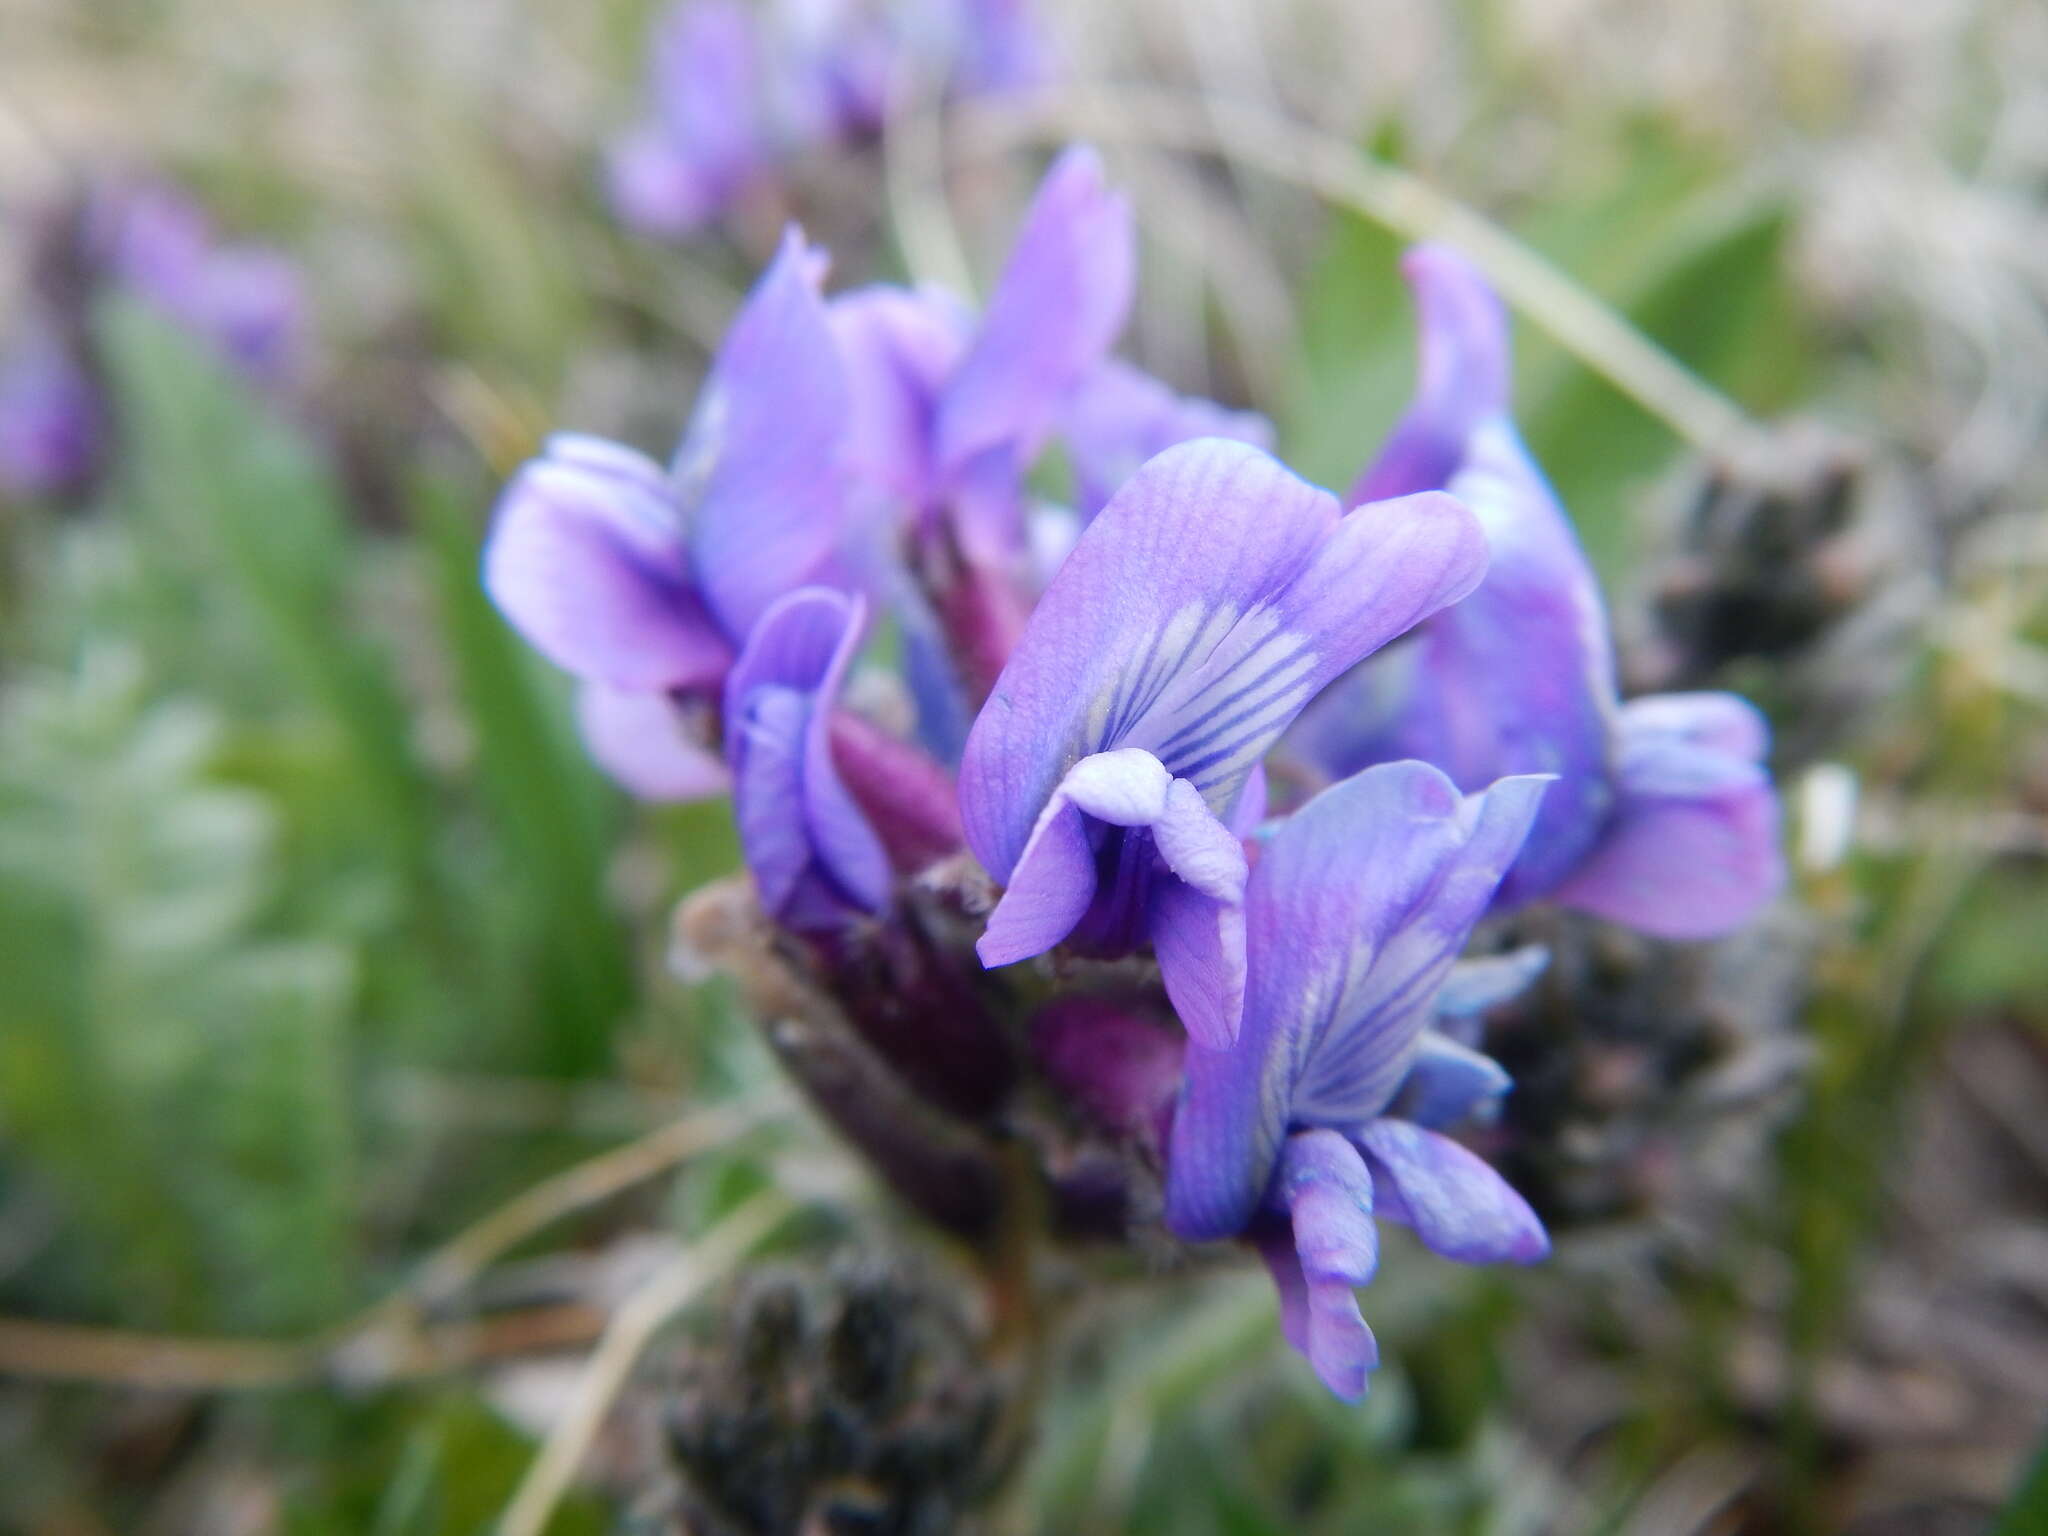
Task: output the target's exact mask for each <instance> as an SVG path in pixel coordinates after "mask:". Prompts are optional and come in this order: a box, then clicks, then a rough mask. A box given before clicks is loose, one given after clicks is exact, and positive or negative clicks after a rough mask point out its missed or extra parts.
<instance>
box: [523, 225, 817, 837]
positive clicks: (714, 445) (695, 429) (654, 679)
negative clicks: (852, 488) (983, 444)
mask: <svg viewBox="0 0 2048 1536" xmlns="http://www.w3.org/2000/svg"><path fill="white" fill-rule="evenodd" d="M821 275H822V272H821V263H820V261H819V259H818V257H817V254H816V253H814V252H812V251H811V250H810V249H809V248H808V247H806V246H805V244H804V242H803V239H802V237H801V236H800V235H798V234H797V233H795V232H794V231H792V232H791V233H790V234H789V235H788V236H787V237H786V238H785V239H784V241H783V245H782V249H781V251H780V253H779V254H778V255H777V256H776V259H775V261H774V263H773V264H772V265H771V266H770V267H769V269H768V271H767V273H766V274H765V275H764V276H763V277H762V279H761V281H760V283H759V284H758V285H757V286H756V288H755V289H754V292H753V293H752V294H751V295H749V297H748V299H747V302H746V304H745V305H744V306H743V308H742V309H741V311H740V314H739V316H738V318H737V319H736V320H735V321H734V323H733V328H732V330H731V332H730V333H729V334H728V335H727V337H726V339H725V343H724V345H723V346H721V347H720V349H719V352H718V356H717V358H716V359H715V360H714V362H713V364H712V368H711V373H710V376H709V378H708V379H707V381H706V383H705V386H704V389H703V392H702V394H701V396H700V397H699V400H698V404H697V408H696V411H695V413H694V415H693V417H692V419H691V423H690V427H689V430H688V432H687V433H686V435H685V437H684V440H683V443H682V446H681V448H680V450H679V451H678V453H677V456H676V462H675V466H674V467H673V469H663V468H662V467H661V466H660V465H658V464H656V463H655V462H654V461H653V460H652V459H649V458H647V457H646V456H645V455H644V454H641V453H639V452H637V451H635V450H633V449H631V448H627V447H625V446H623V445H621V444H618V443H611V442H606V441H604V440H603V439H599V438H593V437H583V436H573V435H571V436H558V437H555V438H553V439H551V440H550V441H549V443H548V446H547V451H546V453H545V454H543V456H542V457H540V458H538V459H536V460H534V461H533V462H531V463H529V464H528V465H527V466H526V467H525V468H524V469H522V470H521V471H520V472H519V474H518V475H517V476H516V477H515V478H514V479H513V481H512V482H511V484H510V485H509V486H507V488H506V490H505V492H504V494H503V496H502V497H501V498H500V500H499V504H498V510H497V513H496V515H495V519H494V521H493V524H492V528H491V533H490V538H489V540H488V542H487V543H486V545H485V549H484V560H483V570H484V584H485V586H486V587H487V588H488V590H489V591H490V594H491V597H492V599H493V600H494V601H495V602H496V603H497V605H498V607H499V608H500V610H502V611H503V612H504V614H505V616H506V617H507V618H508V619H510V620H511V622H512V624H513V625H514V626H515V627H516V628H517V629H518V630H519V631H520V632H521V633H522V634H523V635H525V636H526V638H527V639H528V641H530V642H531V643H532V644H533V646H534V647H535V648H536V649H537V650H539V651H540V652H541V653H542V654H543V655H545V656H546V657H548V659H549V660H551V661H553V662H554V663H555V664H556V665H558V666H560V667H561V668H563V669H564V670H565V671H567V672H569V673H570V674H572V675H573V676H574V677H576V678H577V679H578V681H579V682H580V683H582V684H583V688H584V697H583V699H582V701H581V703H580V705H579V715H580V718H581V720H582V723H583V725H584V729H585V733H586V738H587V740H588V742H589V745H590V746H591V748H592V750H593V754H594V755H595V756H596V757H597V758H598V760H599V762H600V764H601V765H602V766H603V767H604V768H605V769H606V770H607V771H608V772H610V773H611V774H612V775H613V777H615V778H617V779H618V780H619V781H620V782H621V783H622V784H624V785H625V786H626V787H627V788H628V789H630V790H633V791H634V792H635V793H637V794H640V795H642V796H643V797H645V798H649V799H688V798H694V797H697V796H700V795H704V794H710V793H715V792H716V791H717V790H718V789H719V788H721V787H723V784H724V779H725V776H724V773H723V771H722V770H721V769H720V768H719V766H718V764H717V760H716V759H715V758H714V757H713V756H712V755H711V754H710V752H709V751H708V750H707V749H706V748H705V747H704V746H702V745H701V744H700V743H699V742H698V741H697V740H695V739H693V735H692V733H690V732H687V731H686V730H684V729H683V728H682V721H681V718H680V716H679V714H678V711H687V710H689V709H691V708H697V709H701V708H702V707H703V705H704V703H705V701H707V700H709V699H711V698H714V697H716V695H717V691H718V689H719V687H720V685H721V684H722V682H723V680H724V678H725V675H726V671H727V669H728V668H729V667H730V666H731V664H732V660H733V657H734V655H735V654H736V653H737V652H738V650H739V648H740V647H741V646H742V645H744V644H745V643H746V641H747V639H748V637H749V635H750V634H751V632H752V630H753V627H754V625H755V624H756V623H757V622H758V621H759V620H760V619H761V617H762V616H763V615H764V614H765V613H766V612H767V610H768V609H769V607H770V606H771V605H772V604H773V603H774V602H775V601H776V600H777V599H779V598H781V597H783V596H784V595H786V594H787V593H789V592H792V591H794V590H796V589H797V588H799V587H802V586H807V585H813V584H818V583H821V582H822V583H826V584H832V585H847V584H849V583H848V582H846V581H843V580H835V579H834V578H836V577H841V576H843V575H844V574H845V571H846V569H847V563H848V557H847V549H846V520H845V510H846V508H845V494H844V486H843V483H842V479H841V475H840V468H839V454H840V435H841V430H842V423H843V422H844V419H845V417H846V413H847V410H848V396H847V390H846V381H845V378H844V376H843V374H842V372H841V370H840V366H839V361H838V356H837V353H836V350H835V347H834V342H833V338H832V332H831V329H830V327H829V326H828V324H827V321H826V315H825V306H824V301H823V300H822V299H821V298H820V296H819V292H818V287H819V281H820V278H821Z"/></svg>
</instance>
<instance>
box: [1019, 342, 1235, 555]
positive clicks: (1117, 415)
mask: <svg viewBox="0 0 2048 1536" xmlns="http://www.w3.org/2000/svg"><path fill="white" fill-rule="evenodd" d="M1061 423H1062V424H1061V428H1060V436H1061V438H1062V440H1063V441H1064V442H1065V443H1066V447H1067V457H1068V459H1069V460H1070V461H1071V462H1072V464H1073V467H1074V508H1075V510H1076V511H1077V512H1079V513H1080V515H1081V519H1082V521H1083V522H1086V521H1087V520H1089V519H1090V518H1093V517H1094V516H1095V514H1096V513H1097V512H1099V511H1101V510H1102V508H1103V506H1104V504H1105V503H1107V502H1108V500H1109V498H1110V497H1111V496H1113V495H1115V494H1116V491H1117V489H1118V488H1119V487H1120V486H1122V484H1123V483H1124V482H1125V481H1126V480H1128V479H1130V478H1131V476H1132V475H1134V474H1136V473H1137V472H1138V470H1139V468H1140V466H1142V465H1143V464H1144V463H1145V461H1146V460H1147V459H1150V458H1152V457H1154V456H1155V455H1157V454H1160V453H1163V452H1164V451H1165V450H1166V449H1168V448H1171V447H1172V446H1173V445H1174V444H1175V443H1186V442H1192V441H1193V440H1194V439H1196V438H1198V437H1227V438H1234V439H1235V440H1236V441H1238V442H1241V443H1250V444H1251V445H1252V446H1253V447H1255V448H1263V449H1265V450H1267V451H1268V452H1270V451H1271V450H1272V447H1273V424H1272V423H1271V422H1269V421H1268V420H1266V418H1265V417H1263V416H1261V415H1259V414H1258V413H1257V412H1255V411H1233V410H1229V409H1227V408H1226V407H1224V406H1220V405H1217V404H1216V403H1215V402H1214V401H1210V400H1203V399H1200V398H1198V397H1196V396H1192V395H1177V394H1175V393H1174V392H1173V391H1172V390H1171V389H1169V388H1168V387H1167V386H1166V385H1165V384H1163V383H1161V382H1160V381H1159V380H1158V379H1155V378H1153V377H1152V375H1151V374H1149V373H1146V372H1145V371H1144V370H1143V369H1142V368H1134V367H1132V366H1131V365H1130V364H1129V363H1126V362H1122V361H1120V360H1118V359H1116V358H1110V359H1109V360H1108V361H1107V362H1105V363H1103V364H1102V366H1101V367H1099V368H1097V369H1096V370H1095V372H1094V373H1093V374H1091V375H1090V376H1089V378H1088V380H1087V381H1086V382H1085V383H1084V384H1083V385H1082V386H1081V388H1080V389H1079V390H1078V391H1077V392H1076V394H1075V395H1074V398H1073V399H1072V400H1071V401H1070V402H1069V403H1068V405H1067V407H1066V409H1065V410H1064V411H1063V412H1062V414H1061Z"/></svg>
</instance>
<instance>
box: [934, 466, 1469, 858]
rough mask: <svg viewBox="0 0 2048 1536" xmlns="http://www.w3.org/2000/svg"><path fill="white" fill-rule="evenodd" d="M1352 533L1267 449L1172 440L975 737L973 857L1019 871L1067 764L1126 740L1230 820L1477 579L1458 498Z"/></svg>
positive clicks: (1100, 530)
mask: <svg viewBox="0 0 2048 1536" xmlns="http://www.w3.org/2000/svg"><path fill="white" fill-rule="evenodd" d="M1377 510H1378V511H1379V512H1381V513H1382V514H1383V515H1382V516H1380V517H1378V518H1376V519H1374V520H1372V521H1370V522H1364V521H1361V522H1356V523H1353V522H1350V521H1348V520H1347V522H1346V523H1345V524H1344V525H1343V526H1341V527H1340V526H1339V525H1338V522H1337V517H1336V503H1335V501H1334V499H1333V498H1332V497H1330V496H1329V495H1328V494H1327V493H1325V492H1323V491H1319V490H1317V489H1316V488H1315V487H1313V486H1311V485H1308V484H1307V483H1306V482H1304V481H1302V480H1300V479H1298V478H1296V477H1295V476H1294V475H1292V474H1290V473H1289V472H1288V471H1287V470H1286V469H1285V468H1284V467H1283V466H1281V465H1280V464H1278V463H1277V462H1276V461H1274V460H1273V459H1272V458H1270V457H1268V456H1267V455H1265V454H1263V453H1261V452H1259V451H1258V450H1257V449H1254V448H1251V447H1248V446H1246V445H1244V444H1241V443H1232V442H1226V441H1223V440H1221V439H1215V438H1207V439H1203V440H1201V441H1198V442H1194V443H1186V444H1182V445H1180V446H1178V447H1174V448H1170V449H1168V450H1167V451H1166V452H1165V453H1163V454H1160V455H1159V456H1158V457H1157V458H1155V459H1153V460H1152V461H1151V462H1150V463H1149V464H1147V465H1146V466H1145V467H1144V468H1143V469H1141V470H1140V471H1139V472H1138V474H1137V475H1136V476H1134V477H1133V478H1132V479H1131V481H1130V482H1129V483H1128V484H1126V485H1125V486H1124V488H1123V489H1122V490H1121V491H1120V492H1118V494H1117V496H1116V497H1115V498H1114V499H1113V500H1112V502H1111V503H1110V505H1109V506H1108V507H1106V508H1105V509H1104V510H1103V512H1102V515H1101V516H1099V517H1098V518H1097V519H1096V520H1095V521H1094V522H1093V523H1092V524H1090V525H1089V527H1088V529H1087V531H1086V532H1085V533H1084V534H1083V535H1082V536H1081V539H1080V541H1079V543H1077V544H1076V545H1075V547H1074V551H1073V553H1072V554H1071V555H1069V556H1068V557H1067V560H1066V563H1065V564H1064V565H1062V566H1061V567H1060V570H1059V574H1058V575H1057V576H1055V577H1054V579H1053V581H1052V583H1051V585H1050V586H1049V587H1047V589H1046V591H1045V594H1044V596H1043V597H1042V598H1041V599H1040V601H1039V604H1038V607H1037V608H1036V609H1035V610H1034V612H1033V613H1032V616H1031V619H1030V622H1029V623H1028V624H1027V625H1026V627H1025V630H1024V634H1023V636H1022V638H1021V639H1020V640H1019V642H1018V644H1017V646H1016V648H1015V650H1014V651H1013V652H1012V654H1011V657H1010V660H1009V663H1008V665H1006V666H1005V667H1004V669H1003V672H1002V675H1001V676H1000V677H999V678H998V679H997V681H996V684H995V687H994V689H993V690H992V692H991V694H990V697H989V700H988V703H987V704H986V705H985V706H984V708H983V709H982V712H981V714H980V716H979V718H977V720H976V721H975V724H974V728H973V730H972V731H971V732H970V733H969V736H968V742H967V749H966V752H965V755H964V757H963V759H962V768H961V808H962V812H963V815H964V819H965V822H966V827H967V835H968V841H969V845H970V846H971V847H972V848H973V849H974V851H975V853H976V854H977V856H978V857H980V859H981V860H982V862H983V863H984V864H985V865H987V867H988V868H989V870H990V871H991V873H993V874H994V875H995V876H996V877H997V878H998V879H1007V878H1008V874H1009V871H1010V870H1011V868H1012V867H1013V866H1014V865H1015V862H1016V860H1017V858H1018V856H1019V855H1020V854H1021V852H1022V850H1023V845H1024V842H1025V839H1026V838H1027V837H1028V836H1029V834H1030V829H1031V827H1032V826H1033V824H1034V823H1035V821H1036V818H1037V816H1038V813H1039V810H1040V808H1041V807H1042V806H1044V804H1045V803H1046V801H1047V800H1048V799H1049V798H1050V796H1051V794H1052V791H1053V789H1054V787H1055V785H1056V784H1057V783H1058V782H1059V780H1060V778H1061V776H1062V775H1063V774H1064V772H1065V769H1066V766H1067V765H1068V764H1071V763H1074V762H1077V761H1078V760H1080V759H1081V758H1083V757H1086V756H1089V755H1090V754H1092V753H1095V752H1100V751H1104V750H1109V749H1114V748H1117V747H1121V746H1125V745H1130V746H1139V747H1144V748H1146V749H1147V750H1149V751H1151V752H1152V753H1153V755H1155V756H1157V757H1158V758H1159V759H1160V760H1161V761H1162V762H1163V763H1164V764H1165V765H1166V767H1167V769H1168V770H1169V771H1170V772H1171V773H1172V774H1173V775H1174V776H1176V777H1184V778H1187V779H1189V780H1191V781H1192V782H1193V783H1194V784H1195V786H1196V788H1197V789H1199V790H1200V791H1201V792H1202V794H1203V796H1204V798H1205V799H1207V800H1208V802H1209V804H1210V807H1211V809H1212V810H1216V811H1219V812H1221V811H1226V810H1228V809H1229V808H1230V807H1231V806H1232V805H1233V804H1234V802H1235V801H1236V799H1237V796H1238V794H1239V791H1240V789H1241V787H1242V785H1243V784H1244V782H1245V779H1246V777H1247V776H1248V775H1249V773H1250V771H1251V769H1252V767H1253V766H1254V765H1255V764H1256V763H1257V761H1258V760H1259V757H1260V756H1261V755H1262V753H1263V752H1264V750H1265V749H1266V747H1267V746H1269V745H1270V744H1271V743H1272V741H1273V740H1274V739H1275V738H1276V737H1277V736H1278V735H1279V733H1280V732H1281V730H1283V729H1284V728H1285V727H1286V725H1287V724H1288V722H1289V721H1290V720H1291V719H1292V718H1293V712H1294V711H1296V710H1298V709H1299V708H1300V707H1301V705H1302V703H1304V702H1305V701H1306V700H1307V699H1308V698H1309V697H1310V696H1311V695H1312V694H1313V693H1314V692H1315V691H1316V690H1318V689H1319V688H1321V687H1322V686H1323V685H1324V684H1325V683H1327V682H1328V681H1329V680H1330V678H1331V677H1334V676H1335V675H1336V674H1337V673H1338V672H1340V671H1342V670H1344V669H1345V668H1346V667H1349V666H1350V665H1351V664H1352V663H1353V662H1355V661H1356V660H1358V659H1359V658H1360V657H1361V656H1363V655H1364V654H1366V653H1367V652H1368V651H1370V650H1372V649H1373V648H1374V647H1375V646H1378V645H1380V644H1383V643H1384V642H1385V641H1386V640H1388V639H1390V638H1392V636H1394V635H1396V634H1398V633H1400V632H1401V631H1402V630H1404V629H1406V628H1408V627H1409V626H1410V625H1412V624H1414V623H1415V622H1417V621H1418V620H1419V619H1421V618H1423V617H1425V616H1427V615H1428V614H1430V613H1433V612H1435V611H1436V610H1437V609H1438V608H1441V607H1442V606H1443V605H1444V604H1446V603H1449V602H1454V601H1456V599H1457V598H1458V597H1460V596H1462V595H1463V594H1464V593H1465V592H1466V591H1468V590H1469V589H1470V587H1471V586H1472V584H1473V583H1475V582H1476V581H1477V580H1478V578H1479V574H1480V572H1481V570H1482V569H1483V567H1484V562H1485V553H1484V547H1483V541H1482V540H1481V538H1480V536H1479V533H1478V529H1477V527H1476V525H1475V524H1474V523H1473V522H1472V520H1471V518H1470V516H1469V515H1468V514H1467V513H1466V512H1465V511H1464V510H1463V508H1461V507H1460V506H1459V505H1458V504H1457V503H1456V502H1454V501H1452V500H1451V499H1450V498H1448V497H1443V496H1430V497H1421V498H1416V499H1414V500H1413V501H1410V502H1407V503H1400V504H1389V505H1388V506H1386V507H1383V508H1380V509H1377Z"/></svg>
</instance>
